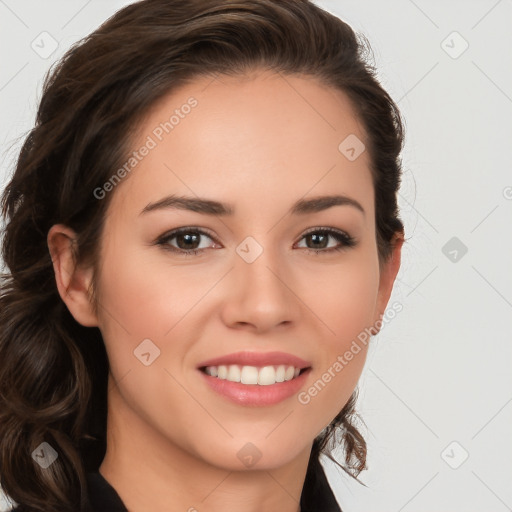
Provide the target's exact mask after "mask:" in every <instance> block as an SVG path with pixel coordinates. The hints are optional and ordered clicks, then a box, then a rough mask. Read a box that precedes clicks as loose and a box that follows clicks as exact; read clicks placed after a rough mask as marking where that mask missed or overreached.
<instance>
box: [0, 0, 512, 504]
mask: <svg viewBox="0 0 512 512" xmlns="http://www.w3.org/2000/svg"><path fill="white" fill-rule="evenodd" d="M128 3H131V2H127V1H121V0H116V1H114V0H109V1H105V0H101V1H100V0H89V1H75V0H61V1H57V0H51V1H48V0H47V1H45V2H41V1H40V0H22V1H20V0H18V1H15V0H0V41H1V44H0V112H1V120H2V122H1V126H0V143H1V146H0V151H1V154H0V157H1V160H0V162H1V167H0V190H2V189H3V188H4V186H5V183H6V181H7V179H8V176H9V173H10V171H11V169H12V159H13V158H14V156H15V155H16V151H17V150H19V147H20V145H19V142H18V143H17V142H16V139H17V137H19V136H21V135H23V134H24V133H25V132H26V130H28V129H29V128H30V127H31V126H32V124H33V122H34V116H35V109H36V105H37V102H38V100H39V99H40V89H41V83H42V78H43V75H44V73H45V72H46V70H47V69H48V68H49V66H50V64H52V63H53V62H55V61H56V60H57V59H58V58H59V57H60V56H62V54H63V53H64V52H65V51H66V50H67V49H68V48H69V46H70V45H71V44H72V43H73V42H75V41H77V40H78V39H79V38H81V37H83V36H85V35H86V34H88V33H89V32H91V31H92V30H94V29H95V28H96V27H97V26H98V25H99V24H100V23H102V22H103V21H104V20H106V18H107V17H109V16H110V15H111V14H113V13H114V12H115V11H116V10H118V9H119V8H120V7H122V6H124V5H126V4H128ZM317 3H318V4H319V5H320V6H322V7H324V8H326V9H328V10H330V11H331V12H333V13H335V14H337V15H338V16H340V17H341V18H342V19H344V20H345V21H346V22H348V23H349V24H350V25H351V26H352V27H353V28H354V29H355V30H356V31H359V32H363V33H364V34H365V35H366V36H367V37H368V38H369V40H370V42H371V44H372V47H373V51H374V56H375V63H376V65H377V67H378V69H379V75H380V78H381V81H382V83H383V85H384V87H385V88H387V90H388V91H389V92H390V94H391V95H392V97H393V98H394V99H395V101H397V102H398V105H399V107H400V108H401V111H402V113H403V116H404V118H405V121H406V148H405V151H404V153H403V162H404V171H405V172H404V176H403V185H402V189H401V192H400V206H401V209H402V216H403V219H404V221H405V226H406V232H407V236H408V237H409V240H408V242H407V244H406V246H405V247H404V250H403V258H402V259H403V261H402V268H401V270H400V274H399V276H398V281H397V283H396V286H395V290H394V292H393V296H392V297H391V300H390V304H392V303H394V302H396V301H398V302H400V303H401V304H402V306H403V310H402V312H400V313H399V314H398V315H397V316H396V318H395V319H394V320H393V321H391V322H390V323H388V324H387V325H386V326H385V327H384V328H383V330H382V332H381V333H380V334H379V335H378V336H377V337H375V338H374V339H373V344H372V347H371V349H370V352H369V355H368V360H367V364H366V367H365V370H364V373H363V376H362V378H361V381H360V401H359V411H360V413H361V415H362V417H363V419H364V421H365V423H366V429H363V432H364V433H365V435H366V438H367V441H368V448H369V458H368V462H369V470H368V471H366V472H363V474H362V475H361V478H362V480H363V481H364V482H365V483H366V484H367V486H368V487H367V488H365V487H363V486H361V485H359V484H358V483H356V482H354V481H352V480H351V479H349V478H348V477H347V476H346V475H344V473H343V472H341V470H338V469H337V468H336V467H335V466H334V465H333V464H332V463H331V462H330V461H328V460H327V461H325V467H326V470H327V474H328V477H329V479H330V481H331V483H332V485H333V488H334V491H335V494H336V496H337V498H338V500H339V502H340V505H341V506H342V508H343V511H344V512H368V511H370V510H371V511H372V512H401V511H404V512H448V511H449V512H459V511H460V512H502V511H506V510H512V486H511V485H510V483H511V481H512V480H511V479H512V456H511V455H512V450H511V448H512V437H511V436H510V426H511V423H512V404H511V402H512V376H511V375H512V372H511V366H512V365H511V362H512V357H511V356H512V344H511V335H510V319H511V317H512V315H511V313H512V277H511V274H512V272H511V271H510V267H511V262H512V242H511V239H512V237H511V236H510V228H511V220H512V172H511V165H510V164H511V158H510V157H511V152H512V149H511V147H512V144H511V142H512V137H511V136H512V116H511V114H512V68H511V65H510V62H511V58H510V57H511V56H512V52H511V50H512V31H511V29H510V25H511V23H510V22H511V21H512V1H511V0H500V1H496V0H480V1H476V0H473V1H462V0H459V1H441V0H436V1H429V2H427V1H426V0H416V1H412V0H393V1H387V2H377V1H366V2H361V1H359V2H358V1H341V0H319V1H317ZM43 31H47V32H48V33H49V34H51V36H52V37H53V38H55V40H56V41H58V45H59V46H58V48H57V50H56V51H55V52H54V53H53V54H52V55H51V56H49V57H48V58H46V59H45V58H42V57H40V56H39V55H38V54H37V53H36V52H35V51H34V50H33V49H32V48H31V43H32V41H34V40H36V42H37V41H38V39H37V37H38V36H39V35H40V34H41V32H43ZM453 32H457V33H458V34H453ZM443 41H444V42H443ZM466 44H468V45H469V46H468V48H467V49H466V50H465V51H463V52H462V50H464V48H465V46H466ZM453 237H456V238H457V240H455V241H452V244H453V243H454V244H455V245H453V246H452V245H448V246H446V248H445V245H446V244H447V243H448V241H449V240H451V239H452V238H453ZM462 244H464V246H465V247H467V253H466V254H463V252H462V251H461V247H462ZM443 248H445V249H444V252H443ZM454 251H455V252H454ZM445 253H446V254H445ZM454 258H456V259H455V261H453V260H454ZM507 434H508V435H507ZM453 442H455V444H452V443H453ZM466 455H467V456H468V457H467V459H466V460H465V461H464V462H462V461H463V459H464V457H465V456H466ZM461 462H462V463H461Z"/></svg>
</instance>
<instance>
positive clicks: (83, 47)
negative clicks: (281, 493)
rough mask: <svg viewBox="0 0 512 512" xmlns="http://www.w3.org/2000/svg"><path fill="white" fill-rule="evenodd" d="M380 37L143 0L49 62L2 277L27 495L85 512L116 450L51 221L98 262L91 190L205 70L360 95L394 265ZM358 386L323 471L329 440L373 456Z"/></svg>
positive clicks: (18, 453) (97, 222)
mask: <svg viewBox="0 0 512 512" xmlns="http://www.w3.org/2000/svg"><path fill="white" fill-rule="evenodd" d="M370 52H371V48H370V44H369V42H368V40H367V39H366V37H364V36H363V35H361V34H356V33H355V32H354V31H353V30H352V28H351V27H350V26H349V25H347V24H346V23H344V22H343V21H342V20H340V19H339V18H337V17H335V16H334V15H332V14H330V13H328V12H326V11H325V10H323V9H321V8H320V7H318V6H316V5H315V4H313V3H312V2H310V1H309V0H279V1H272V0H230V1H228V0H143V1H140V2H136V3H133V4H131V5H128V6H126V7H124V8H123V9H121V10H120V11H118V12H117V13H116V14H115V15H113V16H112V17H111V18H109V19H108V20H107V21H106V22H105V23H103V24H102V25H101V26H100V27H99V28H98V29H97V30H95V31H94V32H93V33H91V34H90V35H88V36H87V37H85V38H83V39H82V40H80V41H78V42H77V43H75V44H74V45H73V46H72V47H71V48H70V49H69V51H67V53H66V54H65V55H64V56H63V57H62V59H60V60H59V61H58V62H57V63H56V64H55V65H54V66H52V69H50V70H49V71H48V72H47V74H46V76H45V80H44V84H43V92H42V97H41V100H40V103H39V106H38V110H37V117H36V122H35V125H34V128H33V129H31V130H30V131H29V132H28V134H27V135H26V137H25V138H24V141H23V145H22V148H21V151H20V153H19V156H18V158H17V161H16V163H15V168H14V173H13V175H12V178H11V179H10V181H9V183H8V184H7V187H6V189H5V191H4V193H3V195H2V199H1V209H2V215H3V217H4V219H5V229H4V239H3V244H2V257H3V260H4V262H5V265H6V269H7V270H8V272H7V273H3V274H2V275H1V281H0V283H1V288H0V361H1V364H0V485H1V486H2V488H3V490H4V492H5V493H6V494H7V495H8V496H9V497H10V498H11V499H13V500H15V501H16V502H17V503H18V504H19V505H20V507H19V508H18V509H17V510H20V511H22V510H30V511H38V512H43V511H44V512H46V511H48V510H55V511H59V512H61V511H62V512H76V511H77V510H79V511H81V512H85V511H86V503H87V501H86V494H87V487H86V479H85V475H86V472H88V471H96V470H97V469H98V468H99V466H100V464H101V462H102V460H103V457H104V455H105V451H106V419H107V378H108V369H109V363H108V359H107V354H106V351H105V347H104V343H103V340H102V337H101V333H100V331H99V329H98V328H96V327H84V326H82V325H80V324H79V323H78V322H77V321H76V320H75V319H74V318H73V317H72V315H71V314H70V312H69V310H68V309H67V307H66V305H65V304H64V302H63V301H62V299H61V297H60V296H59V293H58V290H57V287H56V282H55V275H54V270H53V266H52V260H51V257H50V254H49V250H48V246H47V234H48V231H49V229H50V228H51V226H52V225H54V224H57V223H62V224H65V225H67V226H69V227H71V228H72V229H73V230H74V231H75V232H76V233H77V243H76V246H75V260H76V263H77V264H81V263H84V264H93V265H94V266H95V268H97V264H98V254H99V244H100V241H101V235H102V229H103V224H104V220H105V214H106V210H107V208H108V205H109V202H110V199H111V198H112V194H107V197H105V198H104V199H103V200H97V199H96V198H95V196H94V194H93V191H94V190H95V189H96V188H97V187H101V186H102V184H104V183H105V182H106V181H107V180H108V179H109V177H111V176H112V173H113V170H115V169H118V168H119V166H121V165H122V163H123V162H124V161H126V155H127V153H128V151H129V149H130V147H131V146H130V143H131V141H132V138H133V136H134V134H135V132H136V128H137V126H138V124H139V123H140V122H141V120H142V119H143V116H144V115H146V114H147V113H148V111H149V109H150V107H151V106H153V105H154V104H155V103H156V102H157V101H158V100H159V99H160V98H162V97H163V96H164V95H167V94H169V93H171V92H172V91H173V90H174V89H176V88H177V87H179V86H180V85H181V84H184V83H186V82H189V81H193V79H194V78H196V77H201V76H212V77H213V76H216V75H218V74H228V75H240V74H244V73H246V72H248V71H250V70H253V69H256V68H262V69H269V70H274V71H276V72H279V73H283V74H293V73H300V74H303V75H305V76H310V77H311V78H314V79H316V80H318V81H320V82H321V83H323V84H324V85H325V86H328V87H333V88H335V89H338V90H340V91H342V92H343V93H345V94H346V95H347V96H348V98H349V99H350V101H351V103H352V105H353V108H354V110H355V112H356V113H357V115H358V118H359V120H360V121H361V123H362V125H363V128H364V130H365V136H366V139H365V144H366V148H367V151H369V155H370V159H371V173H372V178H373V184H374V189H375V211H376V240H377V246H378V253H379V261H380V262H381V264H382V263H383V262H385V261H386V260H387V259H388V258H389V256H390V254H391V250H392V245H393V235H394V234H395V232H397V231H398V232H402V233H403V229H404V228H403V224H402V222H401V220H400V218H399V213H398V206H397V199H396V194H397V191H398V188H399V185H400V178H401V161H400V158H399V155H400V152H401V150H402V146H403V137H404V134H403V124H402V121H401V117H400V113H399V110H398V107H397V106H396V104H395V103H394V102H393V100H392V99H391V97H390V96H389V95H388V93H387V92H386V91H385V90H384V89H383V87H382V86H381V84H380V82H379V80H378V78H377V73H376V70H375V68H374V67H373V66H372V64H371V63H370V62H369V58H368V57H369V54H370ZM93 299H94V297H93ZM94 301H95V299H94V300H93V303H95V302H94ZM356 393H357V389H356V391H355V392H354V394H353V395H352V396H351V398H350V400H349V401H348V402H347V403H346V404H345V406H344V407H343V409H342V410H341V411H340V413H339V414H338V415H337V416H336V417H335V418H334V420H333V421H332V423H331V424H330V425H329V426H328V427H327V428H326V429H324V430H323V431H322V433H321V434H320V435H319V436H318V437H317V438H316V439H315V440H314V443H313V447H312V451H311V458H310V465H311V467H312V468H313V471H319V470H320V465H319V464H320V463H319V457H320V455H321V454H322V453H325V455H327V456H328V457H330V458H331V459H332V460H334V461H335V462H337V461H336V460H335V459H334V458H333V457H332V455H331V453H330V451H331V450H330V448H331V445H332V446H334V445H339V444H341V445H342V446H343V448H344V464H343V465H342V466H341V467H343V469H344V470H345V471H346V472H347V473H348V474H350V475H351V476H353V477H354V478H356V479H357V476H358V475H359V473H360V472H361V471H362V470H364V469H366V467H367V466H366V442H365V440H364V438H363V436H362V435H361V433H360V432H359V431H358V429H357V427H356V424H355V421H354V420H355V419H357V414H356V412H355V403H356ZM337 433H339V434H340V435H341V439H340V440H336V434H337ZM42 442H47V443H48V444H50V445H51V446H52V447H53V448H54V449H55V450H56V451H57V452H58V458H57V460H56V461H55V462H54V463H53V464H51V466H50V467H48V468H47V469H44V470H43V469H42V468H41V467H40V466H39V464H37V463H36V462H35V461H34V459H33V458H32V453H33V451H34V450H35V449H36V448H37V447H38V446H39V445H40V444H41V443H42ZM307 485H308V480H306V483H305V487H306V486H307Z"/></svg>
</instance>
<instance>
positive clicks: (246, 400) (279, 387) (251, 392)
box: [198, 368, 311, 406]
mask: <svg viewBox="0 0 512 512" xmlns="http://www.w3.org/2000/svg"><path fill="white" fill-rule="evenodd" d="M198 371H199V373H200V374H201V375H202V376H203V378H204V379H205V380H206V383H207V384H208V385H209V386H210V387H211V388H212V389H213V390H214V391H216V392H217V393H219V395H222V396H224V397H226V398H227V399H228V400H230V401H232V402H235V403H236V404H238V405H247V406H265V405H273V404H277V403H279V402H282V401H283V400H286V399H287V398H290V397H291V396H293V395H294V394H295V393H297V392H298V391H299V389H300V388H301V387H302V386H303V385H304V382H305V380H306V379H307V376H308V375H309V372H310V371H311V368H308V369H307V370H306V371H304V372H302V373H301V374H300V375H299V376H298V377H295V378H293V379H292V380H287V381H285V382H276V383H275V384H270V385H268V386H260V385H258V384H241V383H240V382H231V381H230V380H225V379H219V378H217V377H212V376H211V375H207V374H206V373H204V372H202V371H201V370H198Z"/></svg>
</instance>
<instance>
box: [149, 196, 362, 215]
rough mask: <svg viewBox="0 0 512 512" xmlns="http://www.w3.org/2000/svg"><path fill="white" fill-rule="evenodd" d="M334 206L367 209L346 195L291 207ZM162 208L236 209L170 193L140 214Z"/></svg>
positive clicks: (302, 210) (296, 211)
mask: <svg viewBox="0 0 512 512" xmlns="http://www.w3.org/2000/svg"><path fill="white" fill-rule="evenodd" d="M333 206H353V207H354V208H356V209H357V210H359V211H360V212H361V213H362V214H363V215H365V213H366V212H365V210H364V208H363V207H362V206H361V204H360V203H359V202H358V201H356V200H355V199H352V198H351V197H348V196H345V195H333V196H318V197H313V198H312V199H299V200H298V201H297V202H296V203H295V204H293V206H292V207H291V208H290V211H289V213H291V214H292V215H304V214H307V213H317V212H321V211H324V210H327V209H328V208H332V207H333ZM161 209H179V210H188V211H192V212H196V213H202V214H204V215H221V216H232V215H233V214H234V213H235V210H234V208H233V206H232V205H230V204H225V203H221V202H219V201H214V200H212V199H205V198H201V197H187V196H176V195H170V196H168V197H164V198H163V199H160V200H158V201H156V202H154V203H149V204H148V205H147V206H146V207H145V208H144V209H143V210H142V211H141V212H140V214H139V215H142V214H145V213H148V212H152V211H155V210H161Z"/></svg>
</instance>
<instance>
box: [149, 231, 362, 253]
mask: <svg viewBox="0 0 512 512" xmlns="http://www.w3.org/2000/svg"><path fill="white" fill-rule="evenodd" d="M202 237H206V238H209V239H210V240H213V241H214V242H216V241H215V240H214V238H213V237H212V236H211V235H210V234H208V233H207V232H206V231H204V230H203V229H200V228H195V227H184V228H179V229H175V230H174V231H171V232H169V233H166V234H165V235H163V236H162V237H160V238H159V239H158V240H157V242H156V244H157V245H160V246H162V247H163V248H164V249H166V250H168V251H171V252H174V253H176V254H178V255H180V256H194V255H197V254H200V253H202V252H203V251H204V250H205V249H207V248H208V245H207V246H206V247H204V246H203V247H201V243H200V242H201V238H202ZM329 238H331V239H334V240H335V241H337V242H338V245H335V246H334V247H332V246H331V247H328V240H329ZM174 240H175V243H176V245H174V244H173V243H171V242H172V241H174ZM302 240H306V244H308V243H312V244H313V248H311V247H306V248H305V249H306V251H307V252H312V253H314V254H316V255H319V254H320V253H331V252H333V251H341V250H346V249H348V248H350V247H353V246H355V245H356V241H355V239H354V238H352V237H351V236H350V235H348V234H347V233H345V232H343V231H338V230H336V229H332V228H313V229H311V230H310V231H308V232H307V233H305V234H304V235H302V238H301V241H302Z"/></svg>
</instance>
